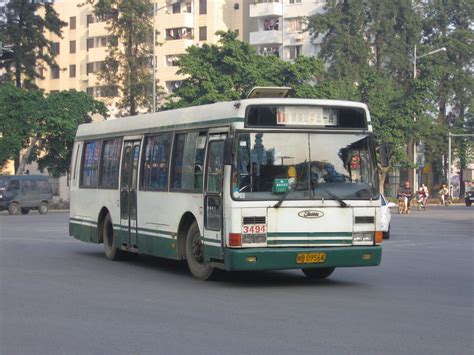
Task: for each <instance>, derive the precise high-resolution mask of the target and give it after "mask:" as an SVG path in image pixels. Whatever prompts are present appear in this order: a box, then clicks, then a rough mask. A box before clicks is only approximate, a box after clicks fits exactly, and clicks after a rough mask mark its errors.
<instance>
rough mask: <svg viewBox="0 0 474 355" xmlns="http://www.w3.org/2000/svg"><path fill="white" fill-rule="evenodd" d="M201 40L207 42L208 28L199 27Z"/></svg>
mask: <svg viewBox="0 0 474 355" xmlns="http://www.w3.org/2000/svg"><path fill="white" fill-rule="evenodd" d="M199 40H200V41H207V27H206V26H204V27H199Z"/></svg>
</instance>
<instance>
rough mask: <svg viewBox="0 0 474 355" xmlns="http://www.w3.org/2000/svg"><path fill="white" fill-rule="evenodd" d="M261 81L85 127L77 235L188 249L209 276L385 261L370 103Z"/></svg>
mask: <svg viewBox="0 0 474 355" xmlns="http://www.w3.org/2000/svg"><path fill="white" fill-rule="evenodd" d="M255 92H256V93H257V95H255V94H254V96H260V97H258V98H249V99H244V100H240V101H233V102H221V103H216V104H210V105H203V106H197V107H190V108H183V109H178V110H172V111H164V112H158V113H152V114H144V115H139V116H136V117H128V118H119V119H115V120H109V121H103V122H98V123H90V124H84V125H81V126H79V128H78V131H77V135H76V141H75V144H74V150H73V156H72V163H71V180H70V189H71V190H70V197H71V207H70V223H69V228H70V235H71V236H73V237H75V238H77V239H79V240H82V241H85V242H89V243H96V244H98V243H103V244H104V251H105V255H106V257H107V258H109V259H112V260H115V259H118V258H120V257H121V256H123V255H124V254H127V253H139V254H147V255H154V256H158V257H163V258H170V259H175V260H186V261H187V264H188V266H189V269H190V271H191V273H192V274H193V275H194V276H195V277H198V278H200V279H208V278H210V277H211V276H212V274H213V272H214V270H215V269H216V268H217V269H223V270H229V271H231V270H271V269H273V270H276V269H301V270H302V271H303V272H304V274H305V275H307V276H308V277H310V278H326V277H328V276H329V275H330V274H331V273H332V272H333V271H334V269H335V268H336V267H355V266H376V265H379V264H380V261H381V254H382V250H381V246H380V244H381V242H382V232H381V231H380V229H381V220H380V217H381V216H380V214H381V209H380V195H379V183H378V178H377V171H376V155H375V144H374V138H373V134H372V127H371V123H370V115H369V112H368V110H367V107H366V105H364V104H362V103H356V102H350V101H335V100H315V99H295V98H282V97H262V96H265V90H263V89H261V90H256V91H255ZM270 92H271V91H270ZM275 96H278V95H275Z"/></svg>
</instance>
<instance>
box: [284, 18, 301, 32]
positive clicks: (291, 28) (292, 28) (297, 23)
mask: <svg viewBox="0 0 474 355" xmlns="http://www.w3.org/2000/svg"><path fill="white" fill-rule="evenodd" d="M286 23H287V26H288V27H287V28H288V32H302V31H303V21H302V20H301V19H300V18H290V19H288V20H286Z"/></svg>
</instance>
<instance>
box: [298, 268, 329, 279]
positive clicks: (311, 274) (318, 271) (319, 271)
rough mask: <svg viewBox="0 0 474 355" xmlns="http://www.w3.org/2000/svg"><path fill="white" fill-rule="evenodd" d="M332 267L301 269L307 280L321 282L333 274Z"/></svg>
mask: <svg viewBox="0 0 474 355" xmlns="http://www.w3.org/2000/svg"><path fill="white" fill-rule="evenodd" d="M334 269H335V268H334V267H322V268H315V269H302V270H301V271H303V274H305V275H306V277H307V278H309V279H313V280H322V279H325V278H327V277H329V276H330V275H331V274H332V273H333V272H334Z"/></svg>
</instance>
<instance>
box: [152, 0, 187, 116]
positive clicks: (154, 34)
mask: <svg viewBox="0 0 474 355" xmlns="http://www.w3.org/2000/svg"><path fill="white" fill-rule="evenodd" d="M184 1H185V0H172V1H170V2H169V3H168V4H166V3H165V5H163V6H161V7H157V3H156V0H154V1H153V24H152V26H153V112H156V29H155V16H156V13H157V12H158V11H160V10H162V9H166V8H167V7H170V6H173V5H175V4H181V3H182V2H184Z"/></svg>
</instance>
